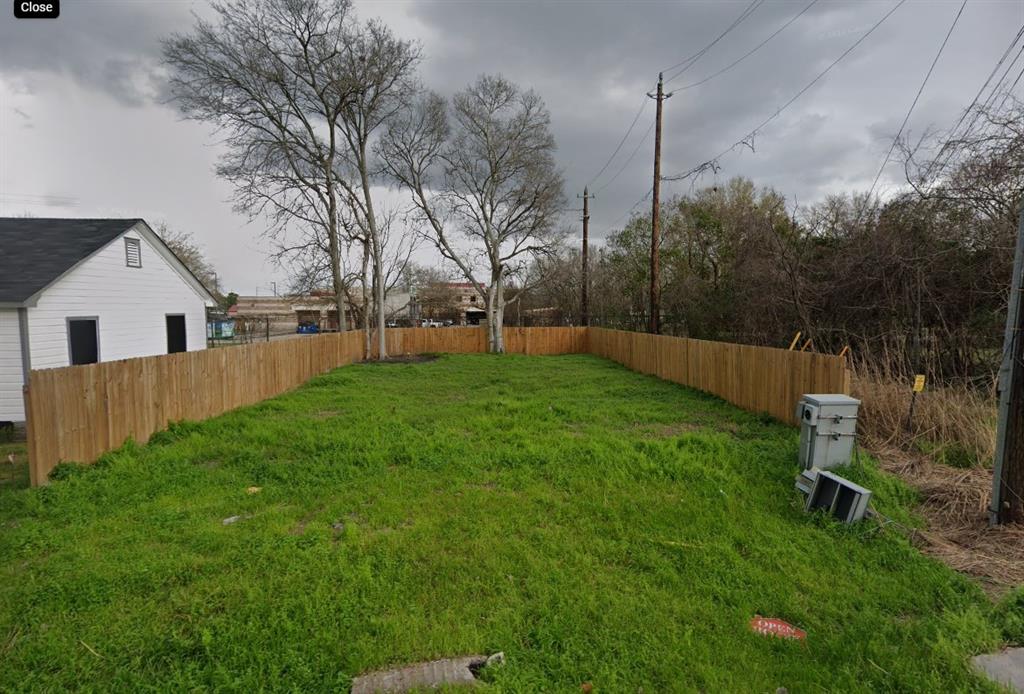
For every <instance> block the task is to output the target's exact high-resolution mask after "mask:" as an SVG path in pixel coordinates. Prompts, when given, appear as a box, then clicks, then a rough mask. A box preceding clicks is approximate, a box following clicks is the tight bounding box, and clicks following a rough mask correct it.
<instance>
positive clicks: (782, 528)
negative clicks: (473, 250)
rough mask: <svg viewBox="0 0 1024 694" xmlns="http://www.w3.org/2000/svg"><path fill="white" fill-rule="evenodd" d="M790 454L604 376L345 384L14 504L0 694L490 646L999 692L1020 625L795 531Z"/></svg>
mask: <svg viewBox="0 0 1024 694" xmlns="http://www.w3.org/2000/svg"><path fill="white" fill-rule="evenodd" d="M796 452H797V434H796V431H795V430H794V429H791V428H787V427H784V426H781V425H779V424H775V423H772V422H770V421H767V420H765V419H762V418H760V417H757V416H755V415H752V414H748V413H744V412H741V411H739V410H737V409H735V408H733V407H731V406H729V405H727V404H725V403H723V402H721V401H719V400H717V399H715V398H712V397H709V396H705V395H701V394H699V393H696V392H694V391H691V390H687V389H685V388H681V387H679V386H676V385H673V384H670V383H666V382H662V381H658V380H656V379H654V378H651V377H647V376H642V375H638V374H634V373H631V372H629V371H627V370H625V369H624V368H622V367H620V366H617V365H614V364H612V363H609V362H604V361H601V360H599V359H597V358H594V357H590V356H566V357H533V358H531V357H521V356H505V357H492V356H487V355H463V356H450V357H442V358H441V359H439V360H437V361H434V362H427V363H419V364H386V365H373V364H362V365H355V366H350V367H345V368H343V369H339V370H337V371H335V372H333V373H331V374H328V375H326V376H323V377H319V378H317V379H315V380H314V381H313V382H311V383H310V384H308V385H307V386H306V387H304V388H302V389H300V390H298V391H296V392H293V393H290V394H287V395H285V396H282V397H279V398H276V399H274V400H271V401H267V402H265V403H262V404H260V405H257V406H254V407H249V408H245V409H242V410H237V411H235V412H232V413H229V414H227V415H224V416H221V417H218V418H216V419H213V420H209V421H206V422H203V423H200V424H196V423H183V424H179V425H177V426H174V427H173V428H172V429H171V430H170V431H168V432H165V433H162V434H159V435H158V436H156V437H155V438H154V440H153V441H152V442H151V443H150V444H149V445H147V446H144V447H138V446H132V445H129V446H126V447H125V448H124V449H122V450H121V451H118V452H115V453H113V454H110V455H108V456H107V457H106V458H105V459H104V460H103V461H101V463H100V464H99V465H97V466H95V467H94V468H77V467H69V468H62V469H60V472H61V474H60V477H61V478H62V479H61V480H60V481H58V482H55V483H53V484H52V485H51V486H50V487H48V488H44V489H38V490H24V489H17V490H16V489H11V488H10V487H11V485H0V690H21V689H30V690H55V689H61V688H84V689H90V690H94V691H110V690H131V691H146V690H186V689H204V690H205V689H217V690H224V691H243V692H249V691H256V690H289V691H305V692H308V691H344V690H345V688H346V687H347V685H348V683H349V681H350V678H351V677H352V676H354V675H356V674H359V673H360V672H363V671H366V670H368V669H374V668H379V667H381V666H385V665H389V664H401V663H407V662H414V661H419V660H425V659H432V658H438V657H446V656H454V655H462V654H469V653H481V652H482V653H488V652H493V651H497V650H502V651H504V652H505V654H506V656H507V664H506V665H505V666H504V667H503V668H500V669H499V668H492V669H491V671H489V672H488V673H487V678H488V679H489V680H490V682H491V686H492V687H493V688H494V689H495V690H498V691H523V692H537V691H566V692H578V691H580V684H581V683H582V682H586V681H589V682H592V683H593V685H594V689H595V691H599V692H636V691H638V688H639V687H642V688H643V691H644V692H648V693H651V692H663V691H693V690H705V691H775V688H776V687H779V686H785V687H788V688H789V689H790V691H793V692H803V691H820V690H828V691H878V690H902V691H952V690H987V689H986V686H987V685H985V684H984V683H983V682H982V681H981V680H978V679H975V678H974V676H973V675H972V674H971V673H970V670H969V668H968V665H967V658H968V656H969V655H971V654H974V653H977V652H980V651H982V650H984V649H989V648H993V647H996V646H998V644H999V642H1000V639H1001V638H1002V631H1001V629H1000V627H999V626H998V624H1000V623H1002V622H1001V621H1000V620H1005V618H1006V617H1005V615H1000V614H997V610H996V609H995V608H993V607H992V606H991V604H990V603H989V602H988V601H987V599H986V598H985V597H984V595H983V594H982V592H981V590H980V589H979V588H977V586H975V585H974V584H972V583H971V582H969V581H968V580H967V579H964V578H962V577H960V576H958V575H956V574H954V573H953V572H952V571H950V570H948V569H946V568H945V567H944V566H942V565H940V564H938V563H936V562H934V561H932V560H930V559H927V558H925V557H923V556H922V555H920V554H919V553H918V552H917V551H916V550H915V549H913V548H912V547H911V546H910V544H909V543H908V541H907V540H906V539H904V538H903V537H902V536H901V535H900V534H899V533H897V532H895V531H893V530H892V529H891V528H890V529H887V530H885V531H882V532H876V531H874V530H873V528H874V526H872V525H869V524H861V525H859V526H856V527H846V526H841V525H838V524H836V523H833V522H830V521H828V520H826V519H824V518H818V517H813V516H808V515H805V514H804V513H803V511H802V510H800V506H799V502H798V495H797V493H796V492H795V491H794V490H793V476H794V475H795V473H796ZM848 474H849V476H851V477H854V478H856V479H858V480H859V481H862V482H864V483H865V484H867V485H868V486H869V487H871V488H872V489H874V491H875V493H876V496H877V500H876V506H878V507H879V508H880V509H881V510H883V511H884V512H886V513H887V514H889V515H891V516H894V517H896V518H899V519H901V520H902V521H903V522H911V521H910V520H909V515H908V509H909V507H910V505H911V503H912V501H913V498H912V495H911V494H910V492H909V491H908V490H907V489H906V488H904V487H902V486H901V485H899V484H897V483H896V482H894V481H892V480H890V479H888V478H883V477H881V476H880V475H879V474H878V473H876V472H875V471H874V469H873V468H872V467H871V465H870V463H869V464H867V465H866V466H865V467H863V468H857V469H854V470H851V471H849V473H848ZM253 486H255V487H260V488H261V490H260V491H259V492H257V493H248V492H247V488H249V487H253ZM230 516H242V518H241V520H238V521H237V522H235V523H233V524H230V525H224V524H223V523H222V521H223V519H225V518H228V517H230ZM755 614H761V615H766V616H777V617H781V618H783V619H786V620H787V621H789V622H791V623H793V624H795V625H797V626H799V627H801V628H803V629H805V630H806V631H807V632H808V638H807V640H806V642H804V643H799V642H792V641H782V640H778V639H770V638H765V637H762V636H758V635H755V634H752V633H751V632H750V631H749V630H748V622H749V620H750V618H751V617H752V616H753V615H755Z"/></svg>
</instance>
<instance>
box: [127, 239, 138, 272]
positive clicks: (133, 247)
mask: <svg viewBox="0 0 1024 694" xmlns="http://www.w3.org/2000/svg"><path fill="white" fill-rule="evenodd" d="M124 259H125V264H126V265H128V267H142V242H141V241H139V239H132V238H128V237H125V239H124Z"/></svg>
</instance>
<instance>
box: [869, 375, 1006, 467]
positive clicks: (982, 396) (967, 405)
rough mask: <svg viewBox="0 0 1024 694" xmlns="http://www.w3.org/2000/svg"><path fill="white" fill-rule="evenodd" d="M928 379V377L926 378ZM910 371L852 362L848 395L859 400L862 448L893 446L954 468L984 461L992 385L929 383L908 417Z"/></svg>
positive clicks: (989, 441) (990, 433)
mask: <svg viewBox="0 0 1024 694" xmlns="http://www.w3.org/2000/svg"><path fill="white" fill-rule="evenodd" d="M929 380H931V379H929ZM913 382H914V376H913V375H912V374H904V373H899V372H896V371H894V370H893V369H891V368H888V367H879V366H873V365H871V364H869V363H867V362H860V363H858V364H855V365H854V368H853V380H852V383H851V386H852V390H853V395H854V397H856V398H858V399H860V400H861V401H862V405H861V409H860V415H859V418H858V421H857V428H858V432H859V433H860V437H861V440H862V441H863V443H864V445H865V446H867V447H868V448H873V449H881V448H890V447H898V448H902V449H903V450H909V451H914V452H918V453H922V454H925V455H926V456H927V457H929V458H931V459H932V460H934V461H935V462H941V463H945V464H947V465H953V466H955V467H971V466H974V465H988V464H989V463H991V461H992V457H993V455H994V454H995V429H996V404H997V401H996V395H995V388H994V386H993V387H990V388H979V387H977V386H976V385H972V384H967V383H952V384H950V383H946V384H941V385H933V384H932V383H929V384H928V385H927V387H926V388H925V390H924V392H922V393H918V394H917V399H916V402H915V403H914V414H913V418H912V419H909V421H908V417H909V413H910V402H911V398H912V397H913Z"/></svg>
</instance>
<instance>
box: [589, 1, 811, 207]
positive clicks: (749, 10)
mask: <svg viewBox="0 0 1024 694" xmlns="http://www.w3.org/2000/svg"><path fill="white" fill-rule="evenodd" d="M764 1H765V0H751V3H750V4H749V5H747V7H746V8H745V9H744V10H743V12H741V13H740V15H739V16H738V17H736V19H734V20H733V21H732V23H731V24H729V26H727V27H726V28H725V29H724V30H723V31H722V32H721V33H720V34H719V35H718V36H717V37H716V38H715V39H714V40H712V41H711V42H710V43H709V44H707V45H706V46H704V47H703V48H701V49H700V50H699V51H697V52H696V53H694V54H693V55H691V56H689V57H688V58H685V59H683V60H682V61H680V62H678V63H676V64H675V65H670V66H669V67H667V68H665V69H664V70H662V72H663V73H664V72H669V71H670V70H675V69H676V68H679V67H681V68H682V69H680V70H679V71H678V72H676V73H675V74H674V75H672V76H670V77H669V81H671V80H673V79H675V78H676V77H678V76H679V75H681V74H683V73H684V72H686V71H687V70H688V69H690V68H691V67H692V66H693V65H694V64H696V62H697V61H698V60H700V58H701V57H702V56H703V55H704V54H705V53H707V52H708V51H709V50H711V48H712V47H713V46H714V45H715V44H717V43H718V42H719V41H721V40H722V39H723V38H725V36H726V35H727V34H728V33H729V32H731V31H732V30H733V29H735V28H736V27H738V26H739V25H740V24H741V23H742V22H743V21H744V20H745V19H746V18H747V17H749V16H750V15H751V14H753V13H754V11H755V10H757V8H758V7H760V6H761V5H762V4H763V3H764ZM815 2H817V0H815ZM811 4H812V5H813V4H814V3H811ZM801 14H802V13H801ZM647 101H648V100H647V97H646V95H645V97H644V99H643V101H642V102H641V103H640V108H639V109H637V112H636V115H635V116H633V122H632V123H630V124H629V128H627V129H626V134H625V135H623V136H622V139H621V140H620V141H619V144H618V146H617V147H616V148H615V150H614V151H613V152H612V154H611V156H610V157H608V160H607V161H606V162H605V163H604V166H602V167H601V170H600V171H598V172H597V173H596V174H594V176H593V177H591V179H590V181H589V182H588V183H587V187H590V186H592V185H594V183H595V182H596V181H597V180H599V179H600V178H601V175H602V174H604V172H605V171H607V170H608V167H609V166H610V165H611V163H612V162H613V161H614V160H615V157H616V156H618V154H619V152H620V151H621V150H622V146H623V145H625V144H626V140H627V139H628V138H629V136H630V134H631V133H632V132H633V129H634V128H635V127H636V124H637V121H639V120H640V116H641V115H643V112H644V110H645V109H646V108H647ZM646 137H647V136H645V139H646ZM642 142H643V141H641V145H642ZM641 145H637V149H639V147H640V146H641ZM635 153H636V152H635V151H634V155H635ZM632 157H633V155H630V159H632ZM623 168H625V166H623ZM621 171H622V169H620V170H619V173H621ZM617 177H618V174H616V175H615V177H613V180H614V178H617ZM607 186H608V183H606V184H605V186H604V187H607ZM602 189H603V188H602Z"/></svg>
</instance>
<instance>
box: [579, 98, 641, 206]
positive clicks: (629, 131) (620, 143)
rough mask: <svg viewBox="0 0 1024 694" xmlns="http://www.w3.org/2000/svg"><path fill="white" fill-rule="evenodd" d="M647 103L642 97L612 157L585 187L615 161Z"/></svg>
mask: <svg viewBox="0 0 1024 694" xmlns="http://www.w3.org/2000/svg"><path fill="white" fill-rule="evenodd" d="M648 101H649V99H648V98H647V96H646V95H644V100H643V102H642V103H641V104H640V108H639V109H638V110H637V112H636V115H635V116H633V122H632V123H630V124H629V129H628V130H626V134H625V135H623V136H622V139H621V140H620V141H619V146H618V147H616V148H615V151H614V152H612V155H611V156H610V157H608V161H606V162H605V163H604V166H602V167H601V170H600V171H598V172H597V173H596V174H594V176H593V177H592V178H591V179H590V181H589V182H588V183H587V187H590V186H592V185H594V181H596V180H597V179H599V178H601V174H603V173H604V172H605V171H606V170H607V169H608V166H609V165H610V164H611V163H612V162H613V161H614V160H615V155H617V154H618V153H619V150H621V149H622V145H624V144H626V138H628V137H629V134H630V133H631V132H633V128H635V127H636V123H637V121H638V120H640V116H641V115H642V114H643V112H644V110H645V109H646V108H647V102H648Z"/></svg>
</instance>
